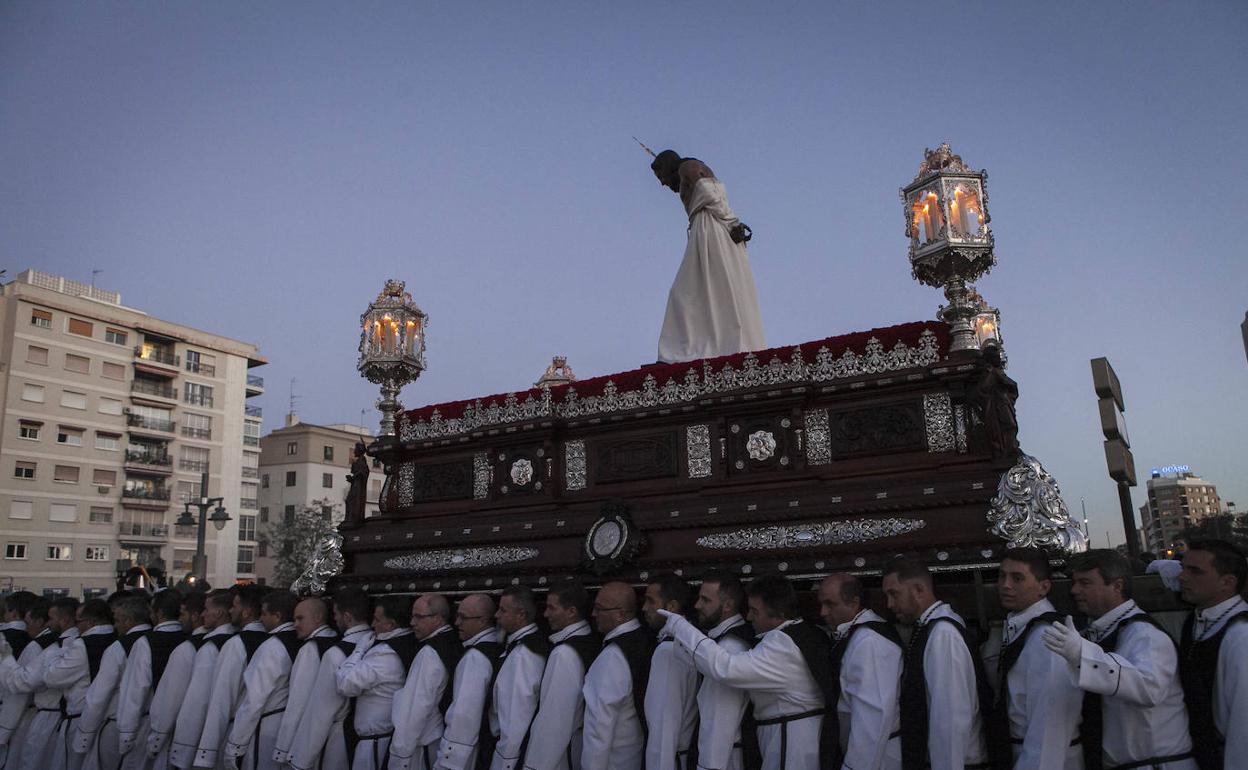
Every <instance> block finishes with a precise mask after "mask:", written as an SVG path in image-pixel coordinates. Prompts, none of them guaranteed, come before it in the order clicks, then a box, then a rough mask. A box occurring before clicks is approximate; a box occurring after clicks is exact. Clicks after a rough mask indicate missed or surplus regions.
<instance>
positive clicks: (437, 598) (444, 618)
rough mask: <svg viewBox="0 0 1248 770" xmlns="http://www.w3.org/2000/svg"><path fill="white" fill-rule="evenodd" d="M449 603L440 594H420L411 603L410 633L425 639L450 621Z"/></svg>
mask: <svg viewBox="0 0 1248 770" xmlns="http://www.w3.org/2000/svg"><path fill="white" fill-rule="evenodd" d="M451 619H452V618H451V605H450V603H449V602H447V601H446V597H445V596H443V595H442V594H421V595H420V596H417V597H416V601H415V603H413V604H412V633H414V634H416V638H417V639H427V638H429V637H430V636H432V635H433V632H434V631H437V630H438V629H439V628H442V627H443V626H446V625H450V623H451Z"/></svg>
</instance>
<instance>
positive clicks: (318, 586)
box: [290, 532, 343, 596]
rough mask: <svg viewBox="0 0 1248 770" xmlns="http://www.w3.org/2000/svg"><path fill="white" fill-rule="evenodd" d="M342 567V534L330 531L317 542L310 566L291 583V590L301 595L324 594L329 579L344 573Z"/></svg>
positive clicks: (309, 562)
mask: <svg viewBox="0 0 1248 770" xmlns="http://www.w3.org/2000/svg"><path fill="white" fill-rule="evenodd" d="M342 567H343V561H342V535H340V534H338V533H337V532H330V533H328V534H326V535H325V536H324V537H323V538H321V542H319V543H317V546H316V551H314V552H313V554H312V558H311V559H310V560H309V561H308V568H307V569H305V570H304V571H303V574H302V575H300V576H299V579H298V580H296V581H295V582H294V583H291V585H290V590H291V591H293V592H295V593H296V594H299V595H300V596H304V595H310V594H323V593H325V588H326V583H328V582H329V579H330V578H332V577H334V576H336V575H340V574H342Z"/></svg>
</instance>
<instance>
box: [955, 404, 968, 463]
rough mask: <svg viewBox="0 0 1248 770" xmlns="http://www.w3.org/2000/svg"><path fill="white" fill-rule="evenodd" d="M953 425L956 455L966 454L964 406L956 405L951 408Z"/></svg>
mask: <svg viewBox="0 0 1248 770" xmlns="http://www.w3.org/2000/svg"><path fill="white" fill-rule="evenodd" d="M953 424H954V430H955V431H956V436H955V437H954V438H955V441H956V443H957V445H958V454H960V455H964V454H966V407H965V406H964V405H962V404H957V405H955V406H954V407H953Z"/></svg>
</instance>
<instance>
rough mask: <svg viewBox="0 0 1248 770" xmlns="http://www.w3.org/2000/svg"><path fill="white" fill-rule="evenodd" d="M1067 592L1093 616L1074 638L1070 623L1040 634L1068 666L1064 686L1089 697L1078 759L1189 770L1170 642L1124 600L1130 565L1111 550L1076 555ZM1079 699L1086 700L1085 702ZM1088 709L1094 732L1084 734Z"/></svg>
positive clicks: (1174, 655)
mask: <svg viewBox="0 0 1248 770" xmlns="http://www.w3.org/2000/svg"><path fill="white" fill-rule="evenodd" d="M1067 566H1068V568H1069V569H1070V570H1071V586H1070V594H1071V596H1072V597H1073V598H1074V600H1075V606H1076V607H1078V608H1079V611H1080V612H1084V613H1086V614H1087V615H1088V617H1090V618H1093V619H1094V620H1093V621H1092V624H1091V625H1090V626H1088V628H1087V630H1086V631H1085V635H1086V636H1087V638H1086V639H1085V638H1081V637H1080V635H1079V632H1078V631H1076V630H1075V626H1074V623H1073V621H1071V619H1070V617H1069V616H1067V618H1066V623H1060V622H1054V623H1053V624H1052V627H1051V628H1049V629H1046V630H1045V632H1044V642H1045V645H1046V646H1048V648H1049V650H1050V651H1052V652H1055V653H1057V654H1059V655H1061V656H1062V657H1063V658H1065V659H1066V662H1067V664H1068V673H1069V674H1070V677H1071V680H1072V681H1074V682H1075V683H1076V684H1078V685H1079V687H1081V688H1082V689H1083V690H1085V691H1086V692H1087V693H1089V696H1091V697H1090V699H1089V700H1085V701H1084V709H1085V711H1084V714H1085V721H1084V724H1083V747H1084V752H1085V753H1084V756H1085V758H1086V759H1090V760H1094V761H1095V760H1097V759H1099V760H1101V762H1100V764H1101V765H1102V766H1103V767H1120V766H1122V765H1131V764H1137V763H1138V764H1139V766H1142V767H1153V768H1158V769H1159V770H1196V760H1195V759H1193V758H1192V740H1191V736H1190V735H1189V734H1188V730H1187V708H1186V707H1185V706H1184V705H1183V689H1182V687H1181V686H1180V685H1179V672H1178V668H1179V659H1178V650H1177V648H1176V647H1175V644H1174V640H1173V639H1172V638H1171V637H1170V635H1169V634H1167V633H1166V632H1165V631H1163V630H1162V629H1161V628H1160V627H1158V626H1157V625H1156V624H1155V622H1154V621H1152V619H1151V618H1150V617H1149V615H1148V614H1147V613H1146V612H1144V611H1143V610H1141V609H1140V608H1139V607H1137V606H1136V604H1135V602H1133V601H1131V600H1130V599H1127V598H1126V596H1125V594H1126V593H1127V592H1128V591H1129V590H1130V588H1129V587H1128V583H1129V581H1130V580H1131V564H1130V562H1128V561H1127V559H1126V558H1125V557H1124V556H1122V555H1121V554H1119V553H1118V552H1117V551H1110V550H1096V551H1088V552H1086V553H1082V554H1078V555H1076V556H1075V557H1074V558H1073V559H1072V560H1071V561H1070V562H1069V563H1068V565H1067ZM1089 696H1085V698H1089ZM1089 707H1096V708H1098V709H1099V715H1098V716H1099V717H1100V726H1101V729H1100V730H1099V731H1098V730H1089V729H1088V728H1089V724H1088V722H1089V721H1090V720H1092V719H1096V718H1097V717H1096V716H1089V715H1088V709H1089Z"/></svg>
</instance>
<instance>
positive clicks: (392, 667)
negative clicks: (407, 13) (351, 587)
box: [337, 628, 412, 770]
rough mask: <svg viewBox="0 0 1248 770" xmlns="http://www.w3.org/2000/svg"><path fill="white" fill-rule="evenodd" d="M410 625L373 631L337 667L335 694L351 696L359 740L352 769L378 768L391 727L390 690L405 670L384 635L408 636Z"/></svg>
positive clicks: (397, 685)
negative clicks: (383, 630) (371, 636)
mask: <svg viewBox="0 0 1248 770" xmlns="http://www.w3.org/2000/svg"><path fill="white" fill-rule="evenodd" d="M411 633H412V631H411V629H408V628H400V629H395V630H394V631H387V632H386V633H384V634H377V636H376V638H375V639H373V640H370V641H371V644H370V643H364V644H360V645H359V646H357V647H356V648H355V650H353V651H352V653H351V656H350V657H348V658H347V659H346V660H345V661H343V663H342V665H341V666H339V667H338V673H337V682H338V692H339V694H341V695H343V696H345V697H347V698H355V731H356V734H358V735H359V736H360V743H359V745H357V746H356V749H355V758H354V760H353V762H352V764H351V767H352V768H353V770H378V769H379V768H380V767H381V763H382V761H383V760H384V758H385V756H386V750H387V749H388V748H389V746H390V737H391V734H392V733H393V731H394V722H392V721H391V713H390V712H391V710H392V708H393V706H394V694H395V693H396V692H398V690H399V688H400V687H402V686H403V681H404V679H406V677H407V670H406V669H405V668H404V667H403V662H402V661H401V660H400V659H399V654H398V653H397V652H395V651H394V650H393V649H392V648H391V647H390V645H388V644H381V642H384V641H386V640H388V639H395V638H398V637H400V636H410V635H411Z"/></svg>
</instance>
